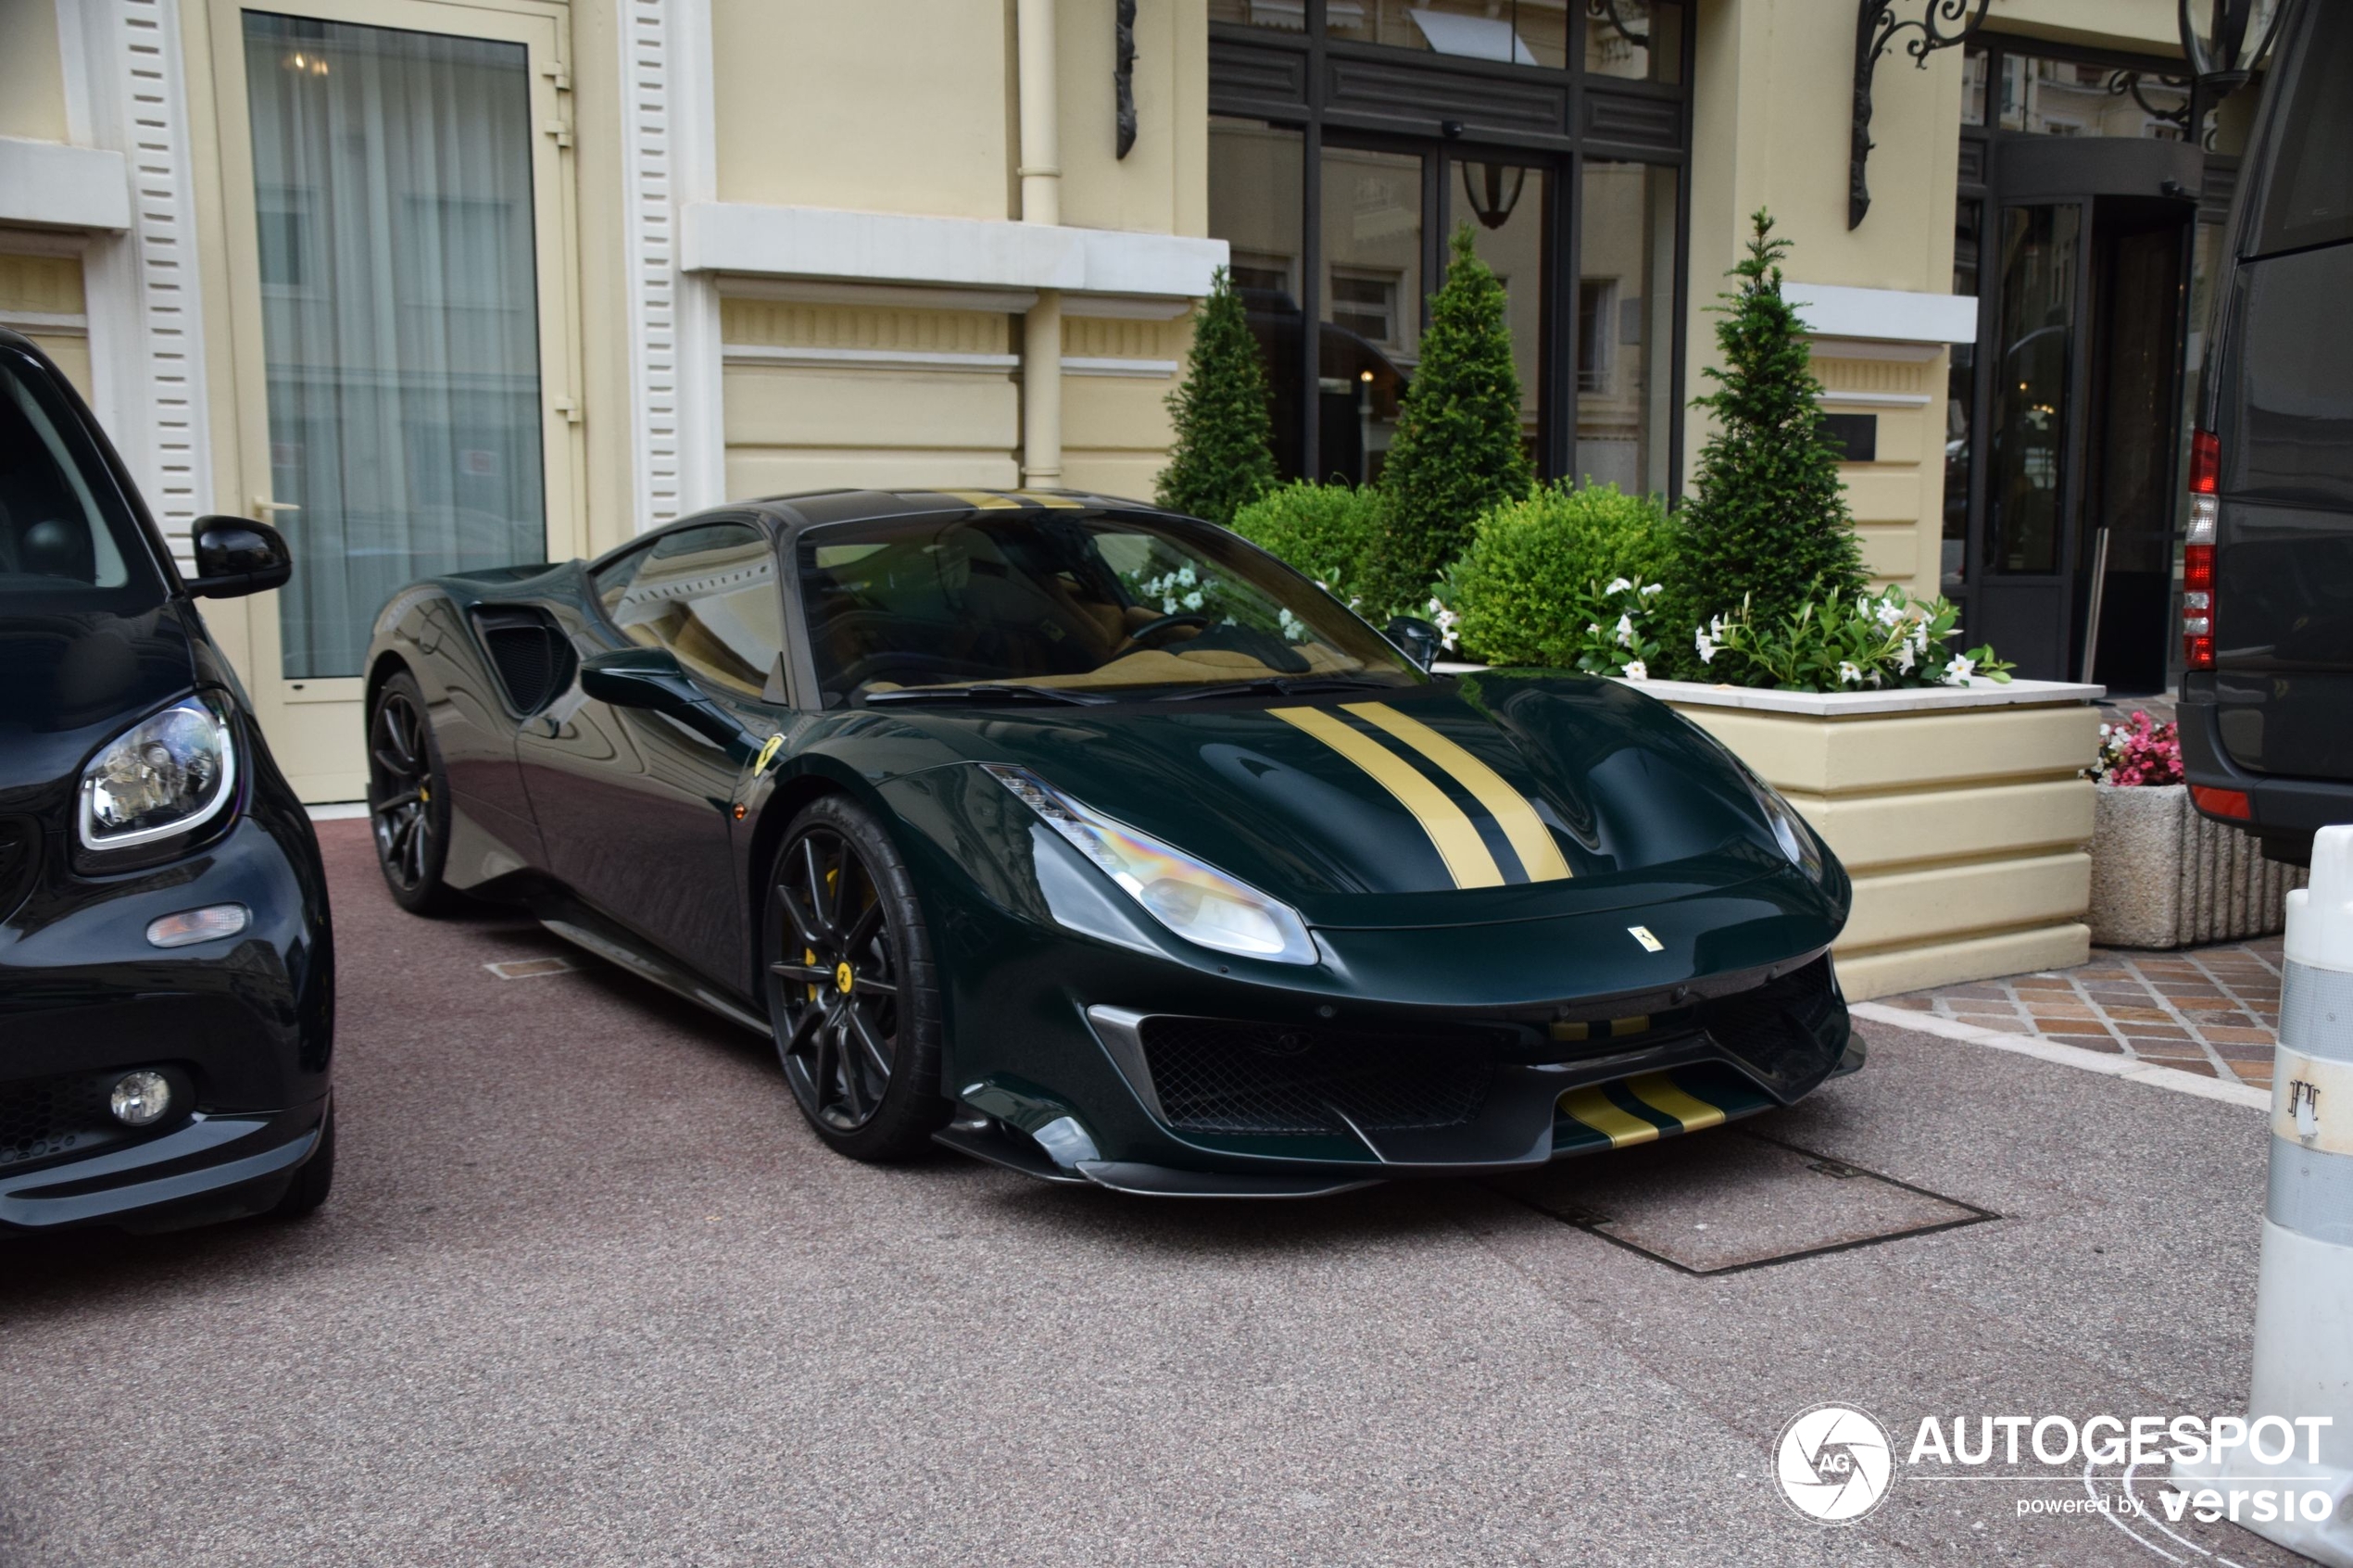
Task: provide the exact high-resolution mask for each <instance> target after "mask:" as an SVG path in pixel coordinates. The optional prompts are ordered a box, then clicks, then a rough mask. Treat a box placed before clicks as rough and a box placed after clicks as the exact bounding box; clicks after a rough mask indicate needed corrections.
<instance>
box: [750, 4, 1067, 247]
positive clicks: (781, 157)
mask: <svg viewBox="0 0 2353 1568" xmlns="http://www.w3.org/2000/svg"><path fill="white" fill-rule="evenodd" d="M1073 8H1074V9H1076V8H1078V7H1076V6H1074V7H1073ZM1010 9H1011V6H1009V5H1005V4H998V3H992V0H965V3H963V4H958V5H941V4H939V3H938V0H794V3H793V4H790V5H783V4H778V3H777V0H711V40H712V48H711V59H712V67H713V76H714V81H713V88H714V91H715V93H716V95H717V100H718V132H719V195H720V199H721V200H723V201H741V202H767V203H774V204H777V205H784V206H805V207H850V208H856V209H858V210H862V211H871V212H919V213H928V214H932V215H934V216H938V217H949V218H1010V217H1015V216H1018V215H1017V214H1016V213H1015V212H1014V211H1013V206H1012V200H1011V194H1010V189H1009V182H1010V179H1011V176H1012V168H1013V164H1012V152H1011V145H1012V144H1011V143H1010V141H1009V140H1008V137H1007V130H1006V110H1007V106H1008V103H1009V102H1010V99H1011V96H1012V93H1011V88H1010V85H1009V83H1010V82H1011V76H1012V71H1013V60H1012V53H1011V44H1012V39H1011V34H1010V31H1009V29H1010V23H1009V20H1008V15H1007V14H1008V12H1009V11H1010ZM1107 29H1108V24H1106V30H1107ZM1104 80H1105V82H1108V81H1109V70H1108V68H1106V70H1105V73H1104ZM1108 91H1109V89H1108V87H1107V86H1106V87H1105V92H1106V93H1108Z"/></svg>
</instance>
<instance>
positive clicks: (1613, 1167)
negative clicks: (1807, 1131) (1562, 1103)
mask: <svg viewBox="0 0 2353 1568" xmlns="http://www.w3.org/2000/svg"><path fill="white" fill-rule="evenodd" d="M1495 1185H1496V1186H1497V1189H1498V1190H1500V1191H1502V1192H1504V1193H1505V1194H1507V1195H1509V1196H1510V1197H1513V1198H1517V1199H1519V1200H1520V1201H1521V1202H1523V1203H1526V1204H1528V1205H1529V1206H1530V1207H1531V1208H1534V1209H1537V1210H1541V1211H1542V1212H1544V1213H1547V1214H1550V1215H1552V1216H1553V1217H1554V1219H1556V1220H1560V1221H1562V1222H1563V1223H1567V1224H1572V1225H1576V1226H1578V1227H1579V1228H1580V1229H1584V1230H1589V1231H1591V1232H1592V1233H1593V1234H1594V1235H1595V1236H1601V1237H1603V1238H1604V1239H1606V1240H1609V1241H1614V1242H1617V1244H1618V1245H1619V1246H1621V1247H1625V1248H1629V1249H1630V1250H1632V1251H1636V1252H1640V1253H1642V1255H1643V1256H1645V1257H1649V1258H1655V1259H1656V1260H1658V1261H1660V1262H1663V1263H1667V1264H1670V1265H1672V1266H1673V1267H1675V1268H1678V1269H1680V1270H1682V1271H1683V1272H1684V1273H1694V1274H1720V1273H1731V1272H1732V1271H1734V1270H1737V1269H1753V1268H1756V1267H1758V1266H1759V1265H1761V1264H1765V1263H1782V1262H1787V1261H1790V1260H1792V1259H1794V1258H1810V1257H1813V1256H1816V1255H1817V1254H1819V1253H1823V1252H1837V1251H1842V1250H1843V1249H1845V1248H1851V1247H1866V1246H1869V1245H1870V1244H1871V1243H1873V1242H1881V1241H1893V1240H1894V1239H1895V1238H1897V1237H1899V1236H1922V1235H1926V1234H1927V1233H1929V1232H1931V1231H1941V1230H1950V1229H1952V1228H1953V1227H1954V1226H1956V1225H1969V1224H1975V1223H1978V1222H1979V1221H1981V1220H1991V1219H1995V1218H1998V1217H1999V1216H1997V1215H1995V1214H1994V1212H1993V1211H1992V1210H1985V1209H1980V1208H1978V1207H1977V1206H1976V1205H1974V1204H1969V1203H1962V1202H1960V1201H1958V1200H1957V1199H1954V1198H1944V1197H1940V1196H1939V1195H1937V1194H1935V1193H1932V1192H1929V1191H1927V1190H1926V1189H1924V1188H1921V1187H1916V1186H1912V1185H1907V1184H1906V1183H1904V1182H1899V1181H1896V1180H1894V1178H1892V1177H1888V1176H1882V1175H1880V1174H1879V1173H1876V1172H1872V1171H1866V1170H1863V1169H1861V1168H1860V1167H1857V1166H1855V1165H1852V1164H1849V1163H1847V1162H1845V1161H1843V1160H1836V1159H1833V1158H1831V1157H1830V1156H1828V1155H1822V1154H1817V1153H1814V1152H1813V1151H1811V1150H1808V1149H1802V1148H1792V1147H1790V1146H1789V1145H1786V1144H1780V1143H1775V1142H1773V1141H1771V1140H1770V1139H1768V1138H1762V1137H1758V1136H1756V1135H1754V1134H1750V1133H1744V1132H1729V1131H1728V1132H1722V1133H1717V1134H1712V1135H1701V1136H1698V1137H1686V1138H1673V1139H1669V1140H1667V1141H1666V1142H1663V1143H1655V1144H1649V1145H1645V1146H1642V1147H1641V1148H1629V1149H1624V1150H1621V1151H1620V1152H1618V1153H1617V1154H1614V1155H1610V1156H1608V1157H1606V1158H1604V1159H1599V1160H1564V1161H1563V1162H1561V1163H1560V1164H1557V1165H1552V1166H1548V1167H1546V1168H1545V1170H1544V1171H1543V1172H1542V1173H1531V1174H1529V1175H1527V1176H1521V1177H1515V1178H1509V1179H1506V1180H1504V1181H1499V1182H1498V1183H1496V1184H1495Z"/></svg>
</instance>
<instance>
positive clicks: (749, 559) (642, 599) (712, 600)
mask: <svg viewBox="0 0 2353 1568" xmlns="http://www.w3.org/2000/svg"><path fill="white" fill-rule="evenodd" d="M633 561H634V563H635V568H636V570H635V571H634V572H632V573H631V574H630V576H629V577H628V580H627V581H626V583H621V582H618V581H616V582H613V583H605V582H602V581H600V582H599V583H598V591H599V596H600V597H601V596H605V595H607V594H610V598H609V599H608V600H607V603H606V613H608V614H609V615H610V616H611V617H612V621H613V624H614V625H616V626H618V627H620V628H621V630H622V632H623V633H624V634H625V635H626V636H628V638H629V639H630V640H631V641H632V642H636V643H642V644H644V645H646V646H648V647H653V646H661V647H666V648H668V649H669V650H670V651H671V652H672V653H673V654H675V655H677V657H678V662H679V663H680V664H683V665H685V666H686V669H688V670H689V671H693V672H694V673H695V674H697V675H699V676H701V677H702V678H703V679H705V680H707V681H710V682H711V683H713V684H717V685H720V686H723V687H725V688H726V689H728V690H731V691H735V692H739V693H741V694H742V695H744V696H759V695H760V692H761V687H762V686H763V685H765V684H767V680H768V671H769V670H770V669H771V668H772V667H773V666H774V664H775V662H776V656H777V654H779V653H781V652H782V651H783V650H784V646H785V622H784V600H783V598H782V597H781V596H779V594H778V591H777V587H776V552H775V550H774V548H773V547H772V546H770V545H769V543H768V540H767V538H766V536H765V535H763V534H762V533H761V532H760V530H758V529H757V528H753V527H751V526H749V524H746V523H740V522H712V523H705V524H702V525H701V526H699V527H696V528H682V529H680V530H678V531H677V532H676V533H665V534H663V535H662V536H661V538H660V539H658V540H656V541H655V542H654V546H653V548H651V549H650V550H647V551H645V552H643V553H642V554H641V555H639V556H636V557H635V558H633ZM613 564H614V565H615V566H616V567H617V566H619V565H621V564H622V563H620V562H615V563H613Z"/></svg>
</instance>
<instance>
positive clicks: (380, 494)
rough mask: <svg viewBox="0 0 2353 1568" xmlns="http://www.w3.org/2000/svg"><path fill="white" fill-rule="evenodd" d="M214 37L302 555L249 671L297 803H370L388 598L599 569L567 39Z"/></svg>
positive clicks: (262, 626)
mask: <svg viewBox="0 0 2353 1568" xmlns="http://www.w3.org/2000/svg"><path fill="white" fill-rule="evenodd" d="M214 25H215V30H216V31H215V37H214V54H215V59H216V63H217V66H218V68H219V72H220V78H221V85H222V92H221V94H220V97H221V105H222V107H221V111H220V112H221V118H222V130H223V138H222V140H223V144H224V151H225V153H226V154H227V156H226V157H225V158H224V162H225V163H226V165H227V166H228V167H227V169H226V170H225V172H226V183H227V185H228V186H229V194H230V202H231V209H232V210H231V222H230V226H231V245H232V254H233V256H235V257H237V259H238V263H239V264H238V265H237V266H236V267H235V269H234V271H235V274H236V276H235V280H234V287H235V291H236V294H237V301H236V304H237V308H236V310H235V311H234V320H235V330H236V332H237V337H238V344H237V346H238V350H239V352H238V354H237V363H238V366H239V376H238V388H237V390H238V415H239V420H240V424H239V433H240V437H241V441H240V446H241V453H242V455H243V457H244V462H243V464H242V465H241V466H242V469H243V471H244V474H245V479H246V482H247V483H246V486H245V488H246V489H248V490H249V491H250V492H251V494H250V495H249V496H248V497H247V498H246V499H247V505H248V506H249V507H250V508H252V509H254V510H256V511H258V512H260V513H262V514H265V515H266V516H267V517H268V518H269V519H270V521H274V522H275V523H277V524H278V526H280V527H281V528H283V530H284V531H285V533H286V534H287V538H288V541H289V543H290V544H291V546H293V551H294V558H295V575H294V579H293V581H292V582H290V583H288V584H287V586H286V587H285V588H284V589H283V591H281V592H279V593H277V594H274V595H271V596H268V602H257V603H256V605H255V608H253V609H252V611H251V612H250V620H249V622H248V633H249V651H248V657H247V659H246V661H245V673H246V675H247V677H248V682H249V685H250V686H251V688H252V691H253V696H254V697H255V699H256V701H257V703H258V704H259V705H260V707H261V708H262V710H263V711H262V721H263V724H264V727H265V729H266V730H267V731H268V732H269V734H270V737H271V746H272V748H273V749H274V750H275V751H276V753H277V755H278V757H279V759H280V760H281V763H282V765H283V766H284V768H285V770H286V771H287V772H288V774H289V775H291V776H293V777H294V778H295V780H296V787H297V788H298V789H300V790H301V791H302V792H303V793H304V795H305V796H306V797H308V798H314V799H318V798H330V799H332V798H350V797H357V796H358V795H359V794H360V793H361V781H362V765H361V758H360V731H361V723H360V717H359V698H360V696H361V685H362V680H361V677H362V676H363V674H364V671H363V670H362V668H361V665H362V662H363V659H364V657H365V654H366V649H367V646H368V641H369V636H370V633H371V627H372V625H373V622H374V620H375V617H376V614H377V612H378V611H379V610H380V609H381V608H383V606H384V603H385V601H386V600H387V599H389V598H390V597H391V596H392V595H393V594H394V593H395V592H396V591H397V590H398V589H399V588H400V587H401V586H402V585H403V584H404V583H409V582H412V581H414V580H415V579H417V578H420V577H423V576H429V575H433V574H434V573H438V572H447V571H472V570H477V569H480V568H484V567H492V566H503V565H508V564H511V563H515V562H527V561H539V560H546V559H548V558H561V557H563V556H569V555H572V554H573V553H575V540H574V537H573V534H574V530H573V520H572V508H571V506H570V495H571V494H572V492H573V484H572V475H571V469H572V450H571V449H572V445H573V442H572V437H571V433H570V429H569V425H570V420H569V419H568V418H567V414H568V412H569V408H570V401H569V395H568V394H569V389H570V387H571V385H572V380H573V378H572V374H571V368H570V363H569V358H570V354H569V350H570V333H569V331H568V330H567V327H566V325H565V321H566V318H567V315H568V311H567V309H566V307H567V305H568V300H569V295H570V290H569V288H568V286H567V282H566V269H565V265H564V257H565V254H566V248H567V247H566V243H565V236H564V234H563V232H562V231H561V229H560V227H558V226H556V225H554V224H553V223H552V222H551V219H552V217H553V216H554V213H555V211H556V210H557V209H560V206H561V204H560V201H559V200H551V199H550V197H551V196H555V195H559V194H560V192H561V191H562V189H563V172H562V168H561V164H560V145H561V144H562V143H563V142H564V141H566V140H568V138H567V137H564V136H560V135H558V134H555V133H554V132H558V131H560V127H561V124H562V120H561V112H562V111H561V107H560V103H558V102H556V101H555V98H556V86H555V80H556V72H557V50H558V45H559V44H560V30H559V24H558V21H557V19H555V17H554V16H552V15H550V16H547V17H545V18H541V17H534V16H532V15H529V14H528V13H513V12H504V11H489V10H482V11H473V10H470V9H467V8H463V7H459V6H447V5H441V4H417V3H413V0H411V3H408V4H401V3H397V0H396V3H392V4H386V3H384V0H370V3H367V4H364V5H343V4H337V5H330V6H305V7H304V8H303V10H301V11H300V12H298V13H286V12H280V11H265V10H258V9H248V8H243V7H234V6H228V5H225V4H224V5H220V6H217V8H216V11H215V17H214ZM240 111H242V112H240ZM224 501H225V497H224Z"/></svg>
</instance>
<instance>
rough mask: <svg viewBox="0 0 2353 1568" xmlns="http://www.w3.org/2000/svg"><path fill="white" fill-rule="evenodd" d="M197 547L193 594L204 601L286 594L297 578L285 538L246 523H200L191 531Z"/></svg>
mask: <svg viewBox="0 0 2353 1568" xmlns="http://www.w3.org/2000/svg"><path fill="white" fill-rule="evenodd" d="M188 533H189V536H190V537H191V538H192V539H194V540H195V546H196V551H195V553H196V574H195V576H194V577H193V578H190V579H189V581H188V592H190V593H191V594H194V595H195V596H196V597H198V598H200V599H233V598H236V597H238V596H241V595H245V594H258V593H261V592H263V591H264V590H266V589H270V588H283V587H284V586H285V585H286V579H287V578H289V577H292V576H293V575H294V553H293V552H292V551H290V550H288V549H287V548H286V539H285V535H284V534H283V533H279V532H278V531H277V530H276V529H274V528H272V527H271V526H270V525H269V524H268V523H266V522H255V521H252V520H251V519H249V518H242V517H200V518H198V519H196V521H195V524H194V525H193V526H192V527H191V528H190V529H189V530H188Z"/></svg>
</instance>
